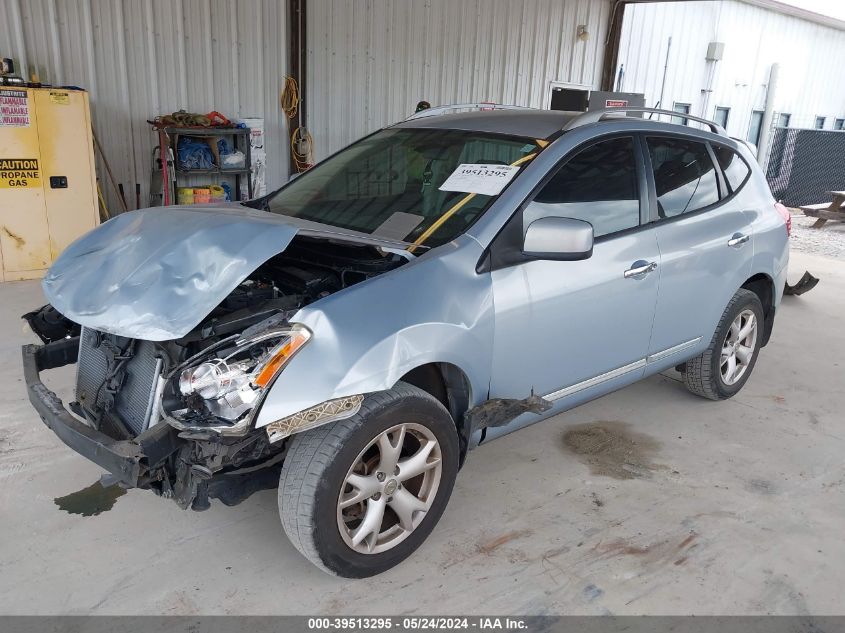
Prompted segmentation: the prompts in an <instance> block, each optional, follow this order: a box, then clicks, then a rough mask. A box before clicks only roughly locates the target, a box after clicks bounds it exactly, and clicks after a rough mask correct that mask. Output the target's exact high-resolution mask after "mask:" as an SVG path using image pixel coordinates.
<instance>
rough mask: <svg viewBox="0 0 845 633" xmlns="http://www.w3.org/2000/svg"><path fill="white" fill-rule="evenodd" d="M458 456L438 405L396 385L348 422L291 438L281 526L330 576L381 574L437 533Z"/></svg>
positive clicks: (368, 401)
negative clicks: (433, 532)
mask: <svg viewBox="0 0 845 633" xmlns="http://www.w3.org/2000/svg"><path fill="white" fill-rule="evenodd" d="M458 454H459V448H458V436H457V431H456V429H455V425H454V423H453V421H452V418H451V416H450V415H449V413H448V412H447V411H446V409H445V408H444V407H443V405H442V404H441V403H440V402H439V401H438V400H436V399H435V398H434V397H432V396H430V395H429V394H428V393H426V392H424V391H422V390H421V389H418V388H417V387H413V386H411V385H408V384H405V383H398V384H397V385H396V386H395V387H394V388H393V389H390V390H389V391H385V392H380V393H376V394H371V395H369V396H367V397H366V399H365V400H364V402H363V404H362V406H361V410H360V411H359V412H358V413H357V414H356V415H355V416H353V417H351V418H349V419H347V420H341V421H339V422H335V423H333V424H328V425H325V426H322V427H318V428H316V429H312V430H310V431H306V432H304V433H300V434H298V435H296V436H294V438H293V440H292V442H291V446H290V449H289V451H288V454H287V456H286V457H285V463H284V466H283V468H282V474H281V480H280V485H279V514H280V516H281V519H282V525H283V527H284V529H285V532H286V533H287V535H288V538H290V540H291V542H292V543H293V544H294V546H295V547H296V548H297V549H298V550H299V551H300V552H301V553H302V554H303V555H304V556H305V557H306V558H308V559H309V560H310V561H311V562H312V563H314V564H315V565H317V566H318V567H320V568H322V569H323V570H325V571H327V572H329V573H332V574H336V575H338V576H344V577H347V578H364V577H367V576H373V575H375V574H378V573H381V572H383V571H386V570H387V569H390V568H391V567H393V566H394V565H397V564H398V563H399V562H401V561H402V560H404V559H405V558H407V557H408V556H409V555H410V554H411V553H412V552H413V551H414V550H415V549H416V548H417V547H419V546H420V544H422V542H423V541H424V540H425V538H426V537H427V536H428V534H429V533H430V532H431V531H432V529H433V528H434V526H435V525H436V523H437V521H438V520H439V518H440V516H441V514H442V513H443V510H444V509H445V507H446V503H447V501H448V499H449V495H450V494H451V492H452V487H453V485H454V483H455V477H456V475H457V471H458Z"/></svg>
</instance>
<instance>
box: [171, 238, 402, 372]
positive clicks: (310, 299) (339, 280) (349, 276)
mask: <svg viewBox="0 0 845 633" xmlns="http://www.w3.org/2000/svg"><path fill="white" fill-rule="evenodd" d="M406 261H407V260H406V259H405V258H404V257H401V256H399V255H396V254H391V253H383V252H382V251H380V250H379V249H378V248H376V247H373V246H361V245H354V244H346V243H338V242H330V241H327V240H321V239H314V238H305V237H297V238H295V239H294V240H293V242H292V243H291V244H290V246H288V248H287V249H286V250H285V251H284V252H283V253H280V254H279V255H276V256H275V257H272V258H270V259H269V260H267V261H266V262H265V263H264V264H262V265H261V266H259V267H258V268H257V269H256V270H255V271H254V272H253V273H252V274H251V275H249V277H247V279H245V280H244V281H243V282H241V283H240V284H239V285H238V286H237V287H236V288H235V289H234V290H233V291H232V292H231V293H230V294H229V295H228V296H227V297H226V298H225V299H224V300H223V301H222V302H221V303H220V304H219V305H218V306H217V307H216V308H215V309H214V310H212V311H211V313H210V314H209V315H208V316H207V317H206V318H205V319H203V321H202V322H201V323H200V324H199V325H198V326H197V327H196V328H195V329H194V330H193V331H191V332H189V333H188V334H187V335H186V336H184V337H182V338H181V339H179V340H177V341H176V343H177V344H178V345H180V346H184V347H186V348H187V349H188V353H189V355H190V354H191V353H196V352H197V351H200V350H201V349H203V348H204V347H206V346H208V345H211V344H213V343H215V342H216V341H217V340H219V339H220V337H223V336H227V335H230V334H232V333H235V332H238V331H241V330H244V329H245V328H247V327H249V326H251V325H254V324H257V323H260V322H261V321H263V320H265V319H267V318H269V317H271V316H273V315H277V314H284V315H285V316H287V317H290V316H293V314H294V313H296V311H297V310H299V309H300V308H302V307H304V306H306V305H309V304H311V303H314V302H315V301H318V300H319V299H322V298H323V297H327V296H328V295H331V294H334V293H335V292H338V291H340V290H343V289H344V288H348V287H349V286H353V285H355V284H357V283H360V282H362V281H365V280H367V279H369V278H371V277H376V276H378V275H381V274H383V273H385V272H388V271H390V270H393V269H394V268H398V267H399V266H401V265H402V264H403V263H405V262H406Z"/></svg>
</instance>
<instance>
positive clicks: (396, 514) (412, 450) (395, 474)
mask: <svg viewBox="0 0 845 633" xmlns="http://www.w3.org/2000/svg"><path fill="white" fill-rule="evenodd" d="M442 473H443V465H442V454H441V451H440V444H439V443H438V441H437V438H436V437H435V436H434V433H432V432H431V431H430V430H429V429H428V428H426V427H425V426H422V425H421V424H413V423H408V424H398V425H396V426H393V427H391V428H389V429H387V430H386V431H384V432H382V433H380V434H379V435H378V436H377V437H375V438H374V439H373V440H371V441H370V443H369V444H367V446H366V448H364V450H362V451H361V452H360V453H359V454H358V457H357V458H356V459H355V461H354V462H353V463H352V466H351V467H350V469H349V471H348V472H347V474H346V477H345V478H344V480H343V485H342V486H341V488H340V494H339V495H338V500H337V525H338V529H339V530H340V535H341V537H342V538H343V540H344V542H345V543H346V544H347V545H348V546H349V547H350V548H352V549H353V550H354V551H356V552H358V553H361V554H378V553H381V552H384V551H387V550H389V549H391V548H392V547H395V546H396V545H398V544H399V543H401V542H402V541H404V540H405V539H406V538H407V537H408V536H409V535H410V534H411V532H413V531H414V529H415V528H416V527H417V526H419V524H420V523H421V522H422V521H423V519H424V518H425V515H426V513H427V512H428V511H429V509H430V508H431V505H432V503H434V499H435V497H436V496H437V489H438V487H439V485H440V479H441V476H442Z"/></svg>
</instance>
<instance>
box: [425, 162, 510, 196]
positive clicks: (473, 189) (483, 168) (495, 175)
mask: <svg viewBox="0 0 845 633" xmlns="http://www.w3.org/2000/svg"><path fill="white" fill-rule="evenodd" d="M518 171H519V167H512V166H510V165H481V164H476V163H463V164H461V165H458V168H457V169H456V170H455V171H453V172H452V174H451V175H450V176H449V177H448V178H447V179H446V182H444V183H443V184H442V185H440V187H439V188H440V191H461V192H464V193H479V194H482V195H485V196H497V195H499V194H500V193H502V189H504V188H505V185H507V184H508V183H509V182H510V181H511V180H512V179H513V177H514V176H516V172H518Z"/></svg>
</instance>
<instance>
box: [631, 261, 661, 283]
mask: <svg viewBox="0 0 845 633" xmlns="http://www.w3.org/2000/svg"><path fill="white" fill-rule="evenodd" d="M655 270H657V262H645V261H643V260H640V261H637V262H634V264H633V266H632V267H631V268H629V269H628V270H626V271H625V272H624V273H623V274H624V277H625V279H631V278H632V277H633V278H635V279H639V278H642V277H645V276H646V275H647V274H649V273H650V272H652V271H655Z"/></svg>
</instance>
